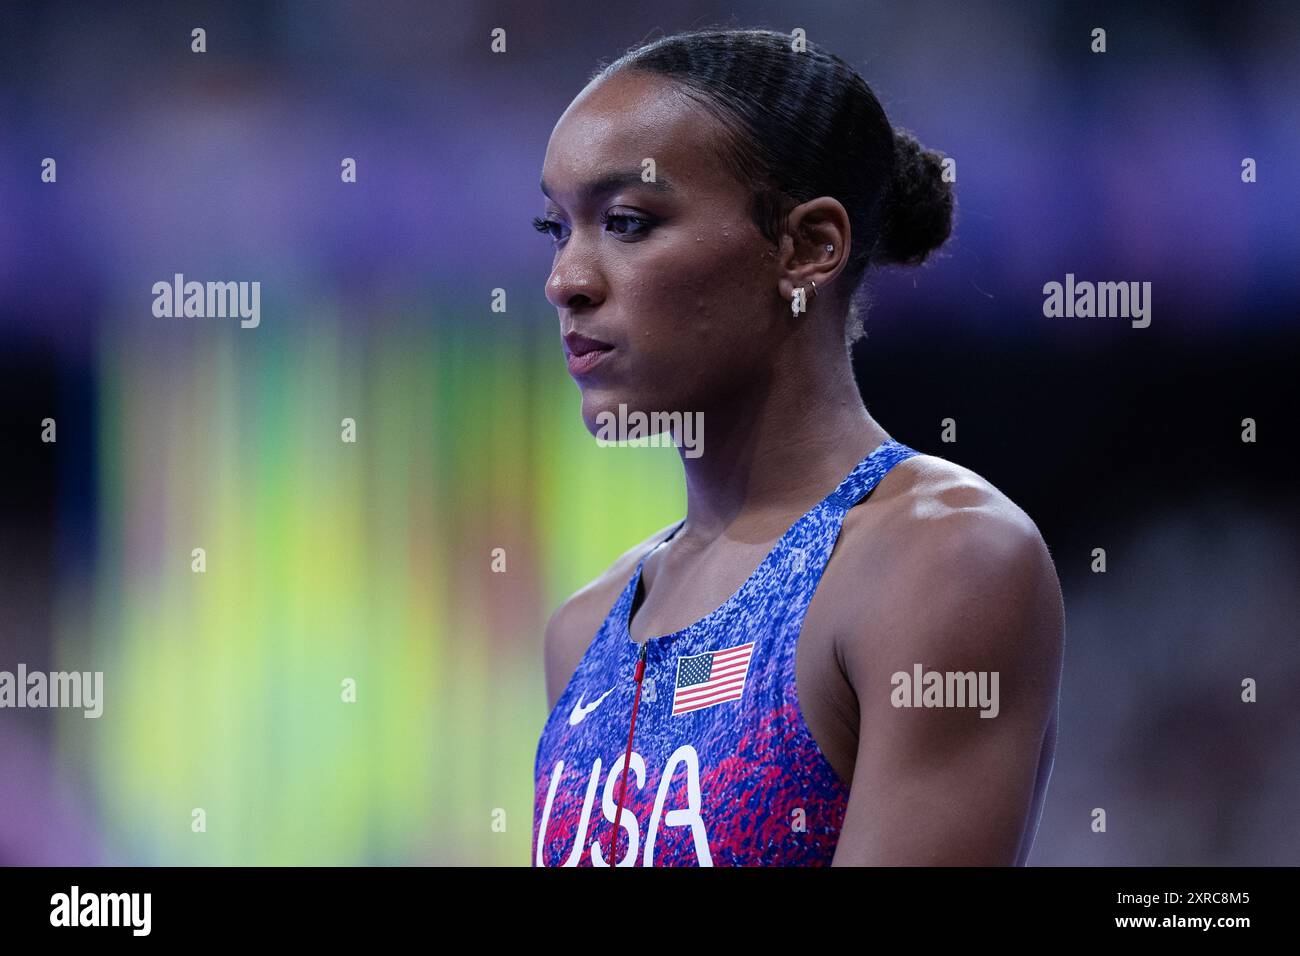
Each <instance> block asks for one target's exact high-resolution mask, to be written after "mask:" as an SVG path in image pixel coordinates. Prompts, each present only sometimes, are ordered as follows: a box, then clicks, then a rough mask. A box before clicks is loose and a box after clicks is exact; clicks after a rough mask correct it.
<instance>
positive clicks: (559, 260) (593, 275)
mask: <svg viewBox="0 0 1300 956" xmlns="http://www.w3.org/2000/svg"><path fill="white" fill-rule="evenodd" d="M572 246H573V238H572V237H570V239H569V242H568V244H567V245H566V248H565V249H564V250H563V251H562V252H561V253H560V254H559V256H557V257H556V260H555V265H554V266H553V267H552V268H551V275H550V277H549V278H548V279H547V280H546V298H547V299H548V300H549V301H550V303H551V305H553V306H555V307H556V308H557V309H569V310H574V309H589V308H591V307H592V306H594V305H597V304H598V303H600V302H601V301H603V300H604V297H605V292H604V288H605V286H604V281H603V279H602V278H601V275H600V270H599V269H598V268H597V267H596V262H595V259H594V258H593V257H592V256H590V255H588V256H581V255H576V254H571V253H573V252H575V251H576V250H573V248H572Z"/></svg>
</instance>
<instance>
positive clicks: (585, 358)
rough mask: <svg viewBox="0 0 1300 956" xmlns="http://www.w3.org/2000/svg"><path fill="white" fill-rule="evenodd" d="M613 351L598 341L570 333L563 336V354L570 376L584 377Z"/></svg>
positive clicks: (609, 346)
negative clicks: (566, 360)
mask: <svg viewBox="0 0 1300 956" xmlns="http://www.w3.org/2000/svg"><path fill="white" fill-rule="evenodd" d="M613 351H614V346H612V345H610V344H609V343H608V342H602V341H600V339H593V338H589V337H587V336H585V335H579V334H578V333H577V332H570V333H568V334H567V335H565V336H564V353H565V357H566V358H567V359H568V364H569V374H570V375H585V374H587V373H588V372H590V371H591V370H592V369H593V368H595V367H596V366H597V365H598V364H599V363H600V362H602V361H603V360H604V358H605V356H607V355H609V354H610V353H611V352H613Z"/></svg>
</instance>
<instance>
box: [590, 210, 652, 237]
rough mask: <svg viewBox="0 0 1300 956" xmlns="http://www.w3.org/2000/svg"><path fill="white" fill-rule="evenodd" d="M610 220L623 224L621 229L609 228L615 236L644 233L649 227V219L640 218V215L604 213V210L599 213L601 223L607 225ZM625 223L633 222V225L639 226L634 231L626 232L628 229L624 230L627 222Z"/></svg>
mask: <svg viewBox="0 0 1300 956" xmlns="http://www.w3.org/2000/svg"><path fill="white" fill-rule="evenodd" d="M611 222H613V223H622V224H625V225H624V227H623V229H622V230H619V229H613V230H611V231H612V232H613V233H614V235H616V236H639V235H644V234H645V232H646V231H647V230H648V229H649V228H650V220H648V219H643V218H641V217H640V216H629V215H627V214H625V213H605V212H602V213H601V214H600V223H601V225H608V224H609V223H611ZM627 223H632V224H635V225H637V226H639V227H640V228H638V229H637V230H635V231H633V232H628V231H626V224H627Z"/></svg>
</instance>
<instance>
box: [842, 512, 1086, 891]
mask: <svg viewBox="0 0 1300 956" xmlns="http://www.w3.org/2000/svg"><path fill="white" fill-rule="evenodd" d="M1008 504H1009V503H1008ZM891 581H892V582H893V583H894V586H893V587H891V588H882V589H881V591H882V592H883V593H886V594H887V596H886V597H885V598H884V599H883V600H882V601H881V602H880V604H879V605H878V606H877V607H875V608H873V609H871V611H870V614H869V615H868V614H863V615H861V620H860V626H858V627H857V628H856V630H855V631H854V633H852V634H851V635H849V637H848V638H847V639H846V640H845V641H844V642H843V644H844V648H843V657H844V663H845V667H846V672H847V674H848V676H849V679H850V682H851V683H852V685H853V687H854V690H855V692H856V694H857V697H858V704H859V719H860V725H859V728H858V749H857V759H856V763H855V765H854V771H853V780H852V785H851V790H850V796H849V804H848V808H847V810H846V813H845V819H844V825H843V827H842V829H841V833H840V839H839V844H838V846H837V849H836V853H835V858H834V863H835V864H837V865H844V864H859V865H863V864H885V865H900V864H903V865H911V864H926V865H945V864H947V865H984V864H994V865H997V864H1002V865H1009V864H1012V863H1014V862H1015V861H1016V858H1017V854H1018V852H1019V848H1020V842H1021V839H1022V835H1023V834H1024V833H1025V831H1026V820H1027V816H1028V814H1029V813H1030V812H1031V810H1032V803H1033V793H1034V788H1035V785H1036V781H1037V771H1038V762H1039V758H1040V754H1041V753H1042V747H1043V738H1044V734H1045V732H1046V730H1047V728H1048V725H1049V723H1050V722H1051V721H1052V720H1053V718H1054V716H1055V707H1056V701H1057V695H1058V693H1059V677H1060V664H1061V654H1062V649H1063V640H1064V612H1063V608H1062V603H1061V593H1060V586H1059V583H1058V581H1057V577H1056V571H1055V569H1054V567H1053V566H1052V561H1051V557H1050V555H1049V554H1048V552H1047V547H1046V545H1045V544H1044V542H1043V540H1042V537H1041V535H1039V533H1038V530H1037V528H1035V527H1034V525H1033V523H1032V522H1031V521H1029V519H1028V518H1027V517H1025V516H1024V514H1023V512H1020V511H1019V509H1016V508H1015V507H1014V506H1010V508H963V509H957V510H953V511H949V512H947V513H945V514H943V515H942V516H940V517H937V518H930V519H926V520H924V521H919V522H917V523H916V530H915V534H913V535H911V539H910V540H909V542H908V544H907V546H906V547H905V548H904V549H903V551H902V554H901V555H900V560H899V561H898V562H897V563H896V565H895V567H894V568H893V570H892V572H891ZM916 665H920V668H921V672H922V674H923V675H924V674H925V673H926V672H930V671H934V672H938V673H941V674H943V673H946V672H953V673H961V674H967V673H972V672H973V674H974V675H975V676H976V677H978V675H979V674H980V673H981V672H982V673H983V674H984V678H985V681H986V683H985V685H984V687H985V689H986V690H987V691H989V692H990V693H989V695H988V697H989V698H991V701H990V703H989V704H988V705H987V706H981V705H980V704H976V705H975V706H967V707H961V706H942V707H926V706H921V707H915V706H912V707H904V706H897V705H898V704H900V703H902V701H903V700H904V699H906V700H908V701H911V700H912V699H913V698H912V697H911V696H910V693H909V694H908V696H907V697H906V698H903V696H902V695H903V694H904V693H907V692H909V691H910V684H911V682H912V680H913V677H914V674H915V667H916ZM995 674H996V680H997V682H996V684H995V683H994V682H993V679H994V675H995ZM895 675H906V678H907V679H906V681H904V680H903V679H902V678H901V677H899V678H896V677H895ZM925 684H926V681H925V679H924V677H923V680H922V687H923V688H924V687H925ZM953 686H954V688H955V686H956V685H955V684H954V685H953ZM995 688H996V694H994V693H992V692H993V691H994V689H995ZM993 701H995V702H996V716H987V717H983V716H981V710H984V711H986V712H987V713H989V714H990V715H992V714H993V713H994V712H995V706H994V704H993Z"/></svg>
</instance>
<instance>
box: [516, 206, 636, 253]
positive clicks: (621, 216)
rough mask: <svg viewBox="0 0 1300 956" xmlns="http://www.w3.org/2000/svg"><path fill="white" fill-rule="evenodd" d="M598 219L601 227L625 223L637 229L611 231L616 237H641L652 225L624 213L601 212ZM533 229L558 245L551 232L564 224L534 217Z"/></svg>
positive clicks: (557, 239) (555, 237) (541, 217)
mask: <svg viewBox="0 0 1300 956" xmlns="http://www.w3.org/2000/svg"><path fill="white" fill-rule="evenodd" d="M599 218H600V224H601V225H602V226H607V225H609V224H610V223H625V224H632V225H635V226H636V227H637V228H636V231H634V232H629V231H626V227H625V228H624V231H620V230H618V229H614V230H611V231H612V232H613V234H614V235H616V236H643V235H645V234H646V233H647V232H649V231H650V227H651V225H652V223H651V221H650V220H649V219H646V218H645V217H643V216H631V215H628V214H626V213H606V212H602V213H601V214H600V217H599ZM533 228H534V229H536V230H537V231H538V232H540V233H543V234H545V235H548V236H550V237H551V241H552V242H554V243H556V244H557V245H558V244H559V242H560V237H559V236H558V235H556V233H555V232H553V231H552V230H553V229H556V230H558V229H562V228H564V223H562V222H560V221H559V220H558V219H549V218H546V217H543V216H534V217H533Z"/></svg>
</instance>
